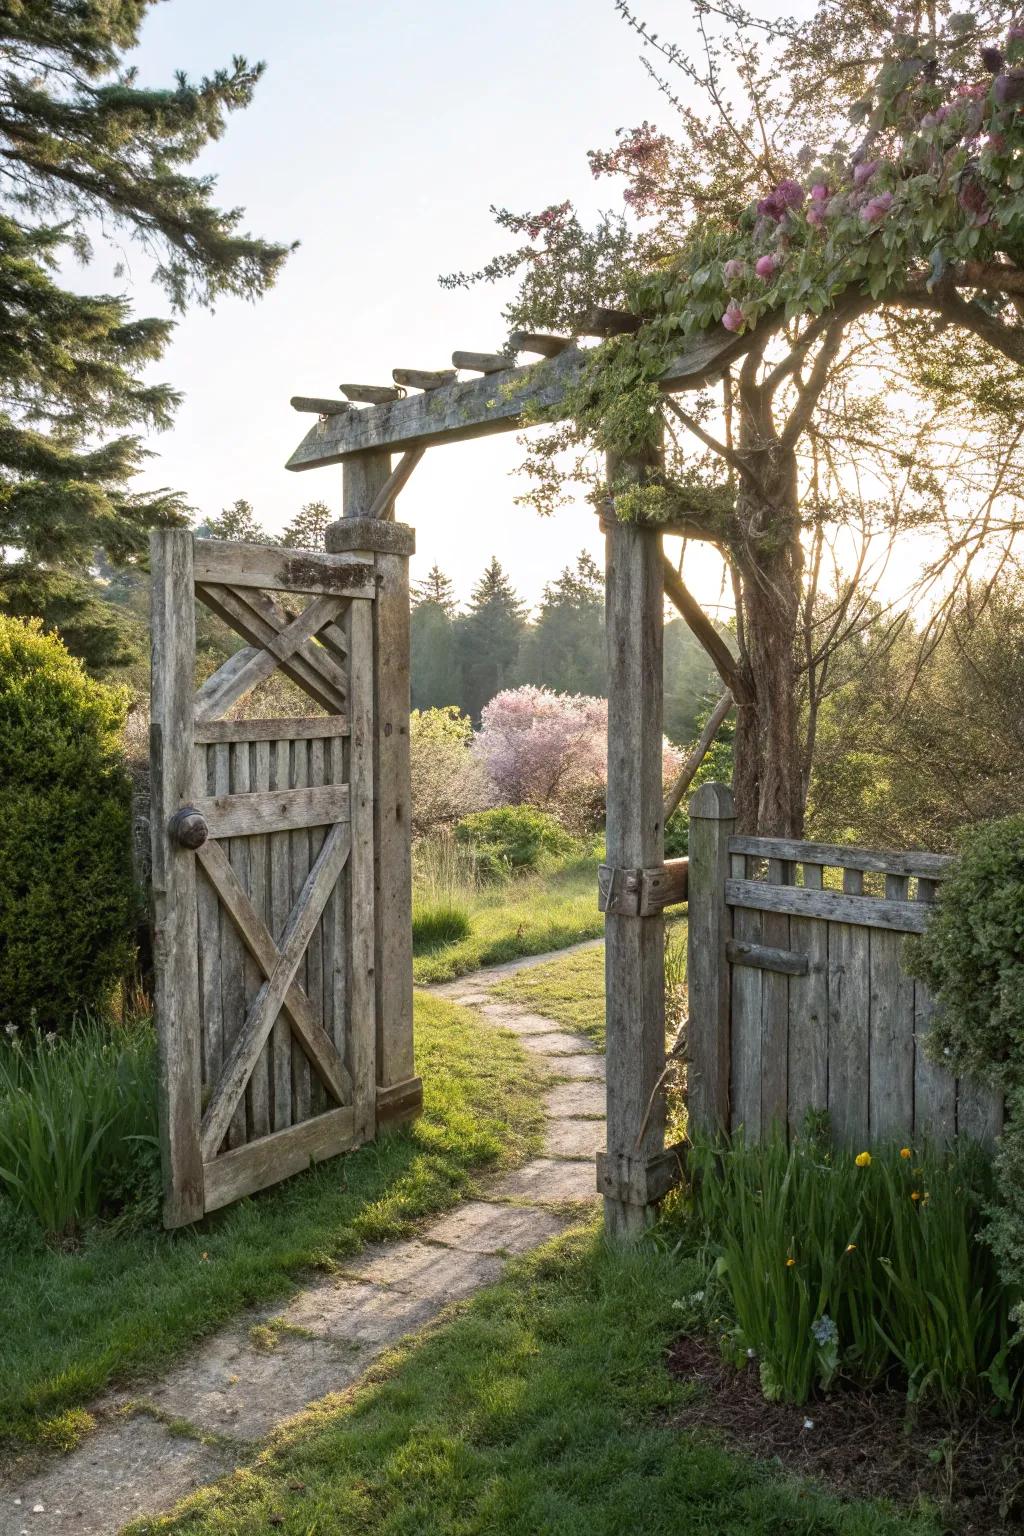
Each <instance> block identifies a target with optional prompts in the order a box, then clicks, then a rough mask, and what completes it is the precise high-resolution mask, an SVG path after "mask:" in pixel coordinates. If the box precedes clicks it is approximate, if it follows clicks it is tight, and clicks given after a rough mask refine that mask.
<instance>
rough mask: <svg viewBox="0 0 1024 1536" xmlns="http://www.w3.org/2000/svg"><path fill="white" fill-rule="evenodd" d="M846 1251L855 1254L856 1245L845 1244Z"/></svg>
mask: <svg viewBox="0 0 1024 1536" xmlns="http://www.w3.org/2000/svg"><path fill="white" fill-rule="evenodd" d="M846 1251H847V1253H856V1252H857V1244H856V1243H847V1245H846Z"/></svg>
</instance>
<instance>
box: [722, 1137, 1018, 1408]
mask: <svg viewBox="0 0 1024 1536" xmlns="http://www.w3.org/2000/svg"><path fill="white" fill-rule="evenodd" d="M693 1167H694V1173H695V1178H696V1190H697V1193H696V1196H695V1204H696V1210H697V1213H698V1216H699V1218H700V1219H701V1221H702V1222H703V1224H704V1226H705V1228H706V1231H707V1235H708V1237H709V1239H710V1242H711V1244H712V1246H713V1251H715V1252H716V1253H717V1255H718V1262H717V1266H716V1273H717V1274H718V1275H719V1277H720V1279H721V1281H722V1284H723V1285H724V1288H725V1291H726V1293H727V1296H728V1299H729V1310H730V1312H731V1313H732V1316H733V1318H734V1319H735V1328H734V1329H733V1331H732V1332H731V1334H730V1337H729V1343H730V1346H731V1348H732V1350H733V1351H734V1352H735V1355H736V1358H737V1361H740V1360H744V1359H745V1358H746V1356H747V1354H748V1353H750V1354H753V1355H754V1356H756V1358H757V1360H758V1362H759V1366H760V1372H761V1383H762V1387H763V1389H764V1392H765V1395H766V1396H768V1397H770V1398H781V1399H783V1400H785V1401H787V1402H794V1403H802V1402H806V1401H807V1399H808V1397H809V1396H810V1395H811V1394H812V1392H813V1391H814V1390H815V1389H826V1388H828V1387H830V1386H831V1385H832V1384H833V1383H834V1382H835V1381H836V1380H838V1379H839V1378H843V1379H846V1380H848V1381H852V1382H854V1383H857V1384H859V1385H870V1384H872V1383H873V1382H876V1381H878V1380H880V1379H881V1378H882V1377H884V1376H886V1375H888V1374H889V1373H891V1372H892V1371H893V1370H898V1372H899V1374H900V1375H901V1377H902V1379H903V1380H904V1381H905V1383H906V1385H907V1389H908V1396H909V1397H910V1398H911V1399H917V1398H920V1397H922V1396H924V1395H926V1394H927V1395H929V1396H935V1397H938V1398H940V1399H941V1400H942V1401H943V1403H944V1404H945V1405H946V1406H947V1407H949V1408H955V1407H956V1405H957V1404H958V1403H959V1402H960V1401H961V1400H962V1399H963V1398H965V1397H970V1398H972V1399H975V1400H984V1399H986V1398H987V1399H989V1400H999V1401H1001V1402H1002V1403H1003V1404H1004V1405H1006V1406H1009V1404H1010V1402H1011V1401H1012V1398H1013V1395H1014V1391H1015V1382H1014V1378H1013V1374H1012V1373H1013V1371H1015V1370H1019V1368H1020V1361H1019V1359H1018V1358H1016V1356H1015V1354H1014V1351H1013V1348H1012V1345H1011V1342H1010V1341H1011V1334H1012V1330H1011V1325H1010V1308H1011V1305H1012V1300H1013V1298H1012V1295H1011V1293H1010V1292H1009V1290H1008V1289H1007V1287H1005V1286H1004V1285H1003V1284H1002V1283H1001V1281H1000V1279H999V1276H998V1273H997V1271H996V1266H995V1264H994V1261H993V1257H992V1254H991V1252H990V1251H989V1249H988V1248H987V1246H986V1245H985V1244H984V1243H982V1242H980V1241H979V1240H978V1235H979V1230H980V1228H981V1225H982V1222H983V1210H984V1207H985V1204H986V1202H987V1201H988V1199H989V1198H990V1196H991V1192H992V1176H991V1165H990V1163H989V1161H988V1159H987V1158H986V1157H985V1155H984V1154H983V1153H982V1152H981V1151H980V1149H979V1148H977V1147H971V1146H966V1145H965V1146H962V1147H956V1148H954V1149H952V1150H946V1149H942V1150H941V1151H940V1150H939V1149H937V1148H929V1147H922V1148H917V1149H911V1148H902V1149H896V1148H889V1149H886V1150H884V1151H876V1152H874V1153H871V1154H868V1153H866V1152H865V1153H861V1154H859V1158H855V1157H854V1155H853V1154H852V1153H832V1152H831V1150H829V1149H828V1148H827V1147H826V1146H825V1145H824V1144H823V1142H822V1141H821V1140H820V1139H818V1140H814V1139H812V1140H808V1141H804V1142H796V1143H794V1145H793V1146H792V1147H786V1146H785V1144H784V1143H782V1142H781V1141H779V1140H776V1141H775V1142H773V1143H768V1144H765V1145H763V1146H751V1147H748V1146H745V1145H744V1144H743V1143H742V1141H733V1142H732V1143H730V1144H728V1145H725V1146H708V1145H704V1146H698V1147H697V1148H695V1149H694V1152H693ZM1018 1383H1019V1378H1018Z"/></svg>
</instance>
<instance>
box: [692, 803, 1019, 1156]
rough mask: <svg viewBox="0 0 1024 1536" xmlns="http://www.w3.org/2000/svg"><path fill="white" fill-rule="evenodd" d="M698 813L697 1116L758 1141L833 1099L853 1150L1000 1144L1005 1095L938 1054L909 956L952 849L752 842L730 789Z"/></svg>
mask: <svg viewBox="0 0 1024 1536" xmlns="http://www.w3.org/2000/svg"><path fill="white" fill-rule="evenodd" d="M690 817H691V821H690V862H689V919H690V926H689V1000H690V1039H689V1050H688V1057H689V1066H688V1080H689V1105H690V1115H691V1120H692V1123H693V1124H694V1125H695V1126H698V1127H703V1128H712V1127H721V1126H727V1127H729V1128H730V1129H732V1130H737V1129H738V1128H739V1127H741V1126H742V1127H743V1129H744V1131H745V1134H746V1135H747V1136H748V1137H750V1138H752V1139H757V1138H759V1137H761V1136H762V1135H767V1134H768V1133H769V1132H770V1131H771V1129H772V1127H773V1126H778V1127H784V1128H786V1129H787V1131H789V1132H793V1131H797V1130H799V1128H800V1126H801V1124H802V1122H803V1120H804V1117H805V1115H806V1114H807V1112H808V1111H809V1110H827V1111H828V1114H829V1117H830V1120H831V1124H832V1129H833V1132H834V1134H835V1136H836V1138H837V1140H838V1141H839V1142H840V1143H841V1144H842V1145H844V1146H856V1147H866V1146H867V1145H868V1144H869V1143H871V1142H879V1141H890V1140H894V1139H896V1140H908V1141H909V1140H912V1139H914V1138H920V1137H922V1136H926V1135H927V1136H934V1137H938V1138H944V1137H949V1136H952V1135H955V1134H961V1135H967V1136H970V1137H972V1138H974V1139H976V1140H978V1141H982V1142H986V1143H988V1142H991V1141H992V1140H993V1139H994V1138H995V1137H996V1136H997V1135H998V1133H999V1130H1000V1127H1001V1125H1002V1103H1001V1100H1000V1099H999V1098H998V1096H997V1095H995V1094H994V1093H993V1092H992V1091H991V1090H990V1089H988V1088H984V1087H980V1086H979V1085H977V1084H975V1083H973V1082H970V1081H968V1080H965V1079H959V1080H958V1079H956V1078H954V1077H953V1076H952V1075H951V1074H950V1073H949V1072H946V1071H945V1070H944V1069H943V1068H942V1067H941V1066H938V1065H936V1064H935V1063H934V1062H932V1060H931V1059H930V1057H929V1056H928V1055H927V1053H926V1051H925V1049H924V1043H925V1038H926V1036H927V1033H928V1030H929V1028H930V1026H931V1023H932V1019H933V1017H934V1012H935V1005H934V1003H933V1001H932V999H931V997H930V996H929V995H928V992H927V990H926V988H925V987H924V986H923V985H922V984H921V983H920V982H916V981H915V980H914V979H913V978H912V977H911V976H909V975H908V974H907V971H906V968H905V965H904V946H905V943H906V939H907V936H908V935H910V934H915V933H921V932H922V931H923V929H924V926H925V923H926V922H927V919H928V909H929V905H930V904H931V902H932V901H934V899H935V893H936V891H937V889H938V886H939V885H940V883H941V881H942V880H943V879H944V878H945V875H946V872H947V869H948V866H949V863H950V861H949V859H947V858H945V857H943V856H941V855H939V854H932V853H891V852H879V851H875V850H871V849H864V848H848V847H837V846H832V845H828V844H824V843H810V842H798V841H794V840H791V839H785V838H764V837H738V836H736V835H735V833H734V825H735V822H734V811H733V800H732V794H731V792H730V791H729V790H728V789H727V788H726V787H725V786H724V785H721V784H706V785H704V786H703V787H702V788H701V789H700V790H699V791H698V792H697V794H696V795H694V797H693V799H692V800H691V802H690Z"/></svg>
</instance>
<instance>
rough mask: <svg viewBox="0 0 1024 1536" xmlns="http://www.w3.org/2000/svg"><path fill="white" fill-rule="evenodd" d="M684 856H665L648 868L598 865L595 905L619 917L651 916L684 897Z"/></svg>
mask: <svg viewBox="0 0 1024 1536" xmlns="http://www.w3.org/2000/svg"><path fill="white" fill-rule="evenodd" d="M688 874H689V860H688V859H667V860H666V861H665V863H664V864H655V865H654V866H653V867H652V868H650V869H616V868H615V866H614V865H612V864H601V865H599V866H598V871H597V905H598V909H599V911H601V912H613V913H616V914H618V915H619V916H620V917H655V916H656V915H657V914H658V913H659V912H661V911H663V910H664V908H665V907H672V906H675V905H677V903H679V902H681V901H685V900H686V891H687V880H688Z"/></svg>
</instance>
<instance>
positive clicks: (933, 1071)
mask: <svg viewBox="0 0 1024 1536" xmlns="http://www.w3.org/2000/svg"><path fill="white" fill-rule="evenodd" d="M937 889H938V886H937V883H936V881H934V880H923V879H922V880H918V881H917V889H916V890H915V892H914V900H915V901H923V902H932V901H934V900H935V893H936V891H937ZM934 1019H935V1002H934V999H933V998H932V996H931V993H930V992H929V991H928V989H927V988H926V987H925V986H924V984H923V982H920V981H919V982H917V983H916V984H915V986H914V1134H915V1135H916V1136H918V1137H924V1136H928V1137H931V1138H933V1139H935V1140H944V1141H945V1140H948V1139H949V1138H950V1137H952V1136H954V1135H955V1134H956V1079H955V1078H954V1077H953V1074H952V1073H951V1072H947V1071H946V1070H945V1069H944V1068H943V1067H940V1066H939V1065H938V1064H937V1063H936V1062H934V1061H932V1059H931V1057H930V1056H929V1055H928V1053H927V1050H926V1046H925V1040H926V1037H927V1034H928V1031H929V1030H930V1029H931V1027H932V1024H933V1022H934Z"/></svg>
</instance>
